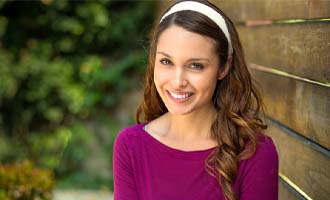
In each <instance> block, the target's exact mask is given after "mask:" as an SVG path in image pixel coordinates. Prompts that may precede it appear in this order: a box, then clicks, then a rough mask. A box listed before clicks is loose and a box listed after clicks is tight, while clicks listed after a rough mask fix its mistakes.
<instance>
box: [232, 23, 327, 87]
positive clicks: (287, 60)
mask: <svg viewBox="0 0 330 200" xmlns="http://www.w3.org/2000/svg"><path fill="white" fill-rule="evenodd" d="M237 29H238V32H239V35H240V39H241V41H242V45H243V47H244V50H245V54H246V59H247V60H248V61H249V62H252V63H256V64H259V65H263V66H269V67H272V68H276V69H279V70H282V71H285V72H288V73H291V74H294V75H297V76H300V77H304V78H308V79H311V80H316V81H320V82H322V83H330V53H329V52H330V21H329V22H321V23H301V24H274V25H268V26H256V27H245V26H238V27H237Z"/></svg>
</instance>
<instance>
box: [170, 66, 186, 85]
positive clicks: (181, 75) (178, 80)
mask: <svg viewBox="0 0 330 200" xmlns="http://www.w3.org/2000/svg"><path fill="white" fill-rule="evenodd" d="M172 84H173V87H175V88H183V87H185V86H187V84H188V81H187V75H186V72H185V71H184V69H182V68H181V67H178V68H177V69H176V70H175V74H174V76H173V78H172Z"/></svg>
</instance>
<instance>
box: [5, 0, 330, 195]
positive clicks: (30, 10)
mask: <svg viewBox="0 0 330 200" xmlns="http://www.w3.org/2000/svg"><path fill="white" fill-rule="evenodd" d="M210 1H211V2H213V3H214V4H216V5H217V6H219V8H221V9H222V10H223V11H224V12H225V13H226V14H227V15H228V16H229V17H230V18H231V19H232V21H233V22H234V23H235V25H236V28H237V30H238V34H239V36H240V39H241V42H242V46H243V47H244V52H245V56H246V60H247V63H248V66H249V70H250V72H251V74H252V77H253V79H254V80H255V81H257V82H256V83H257V87H258V89H259V90H260V92H261V94H262V97H263V100H264V103H265V105H266V122H267V124H268V126H269V128H268V129H267V131H266V134H268V135H269V136H271V137H272V139H273V141H274V143H275V145H276V148H277V151H278V154H279V160H280V166H279V176H278V178H279V199H280V200H302V199H318V200H328V199H329V196H330V134H329V133H330V126H329V124H330V67H329V66H330V54H329V52H330V0H292V1H287V0H210ZM172 3H173V0H171V1H170V0H164V1H153V0H139V1H138V0H135V1H134V0H131V1H121V0H79V1H69V0H34V1H32V0H31V1H23V0H0V200H49V199H54V200H73V199H79V200H96V199H97V200H110V199H112V190H113V178H112V149H113V142H114V138H115V137H116V135H117V134H118V132H119V131H120V129H122V128H123V127H125V126H127V125H129V124H133V123H134V121H133V116H134V113H135V110H136V107H137V105H138V103H139V101H140V95H141V88H142V84H143V82H144V81H143V79H144V77H143V75H144V71H145V67H146V63H147V52H148V46H149V42H148V41H149V34H150V30H151V28H152V26H153V23H154V22H156V23H157V21H155V19H157V16H158V15H159V14H160V13H162V11H163V10H164V9H166V8H167V7H168V6H169V5H170V4H172Z"/></svg>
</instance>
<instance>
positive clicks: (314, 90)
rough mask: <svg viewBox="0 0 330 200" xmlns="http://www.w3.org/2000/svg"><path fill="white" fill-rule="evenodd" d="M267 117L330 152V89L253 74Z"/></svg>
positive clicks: (270, 75) (280, 77)
mask: <svg viewBox="0 0 330 200" xmlns="http://www.w3.org/2000/svg"><path fill="white" fill-rule="evenodd" d="M251 74H252V76H253V79H255V80H256V81H257V82H258V84H257V87H258V89H259V90H260V92H261V95H262V97H263V99H264V103H265V105H266V112H267V115H269V116H270V117H272V118H274V119H275V120H277V121H279V122H281V123H283V124H285V125H286V126H287V127H289V128H291V129H293V130H295V131H296V132H299V133H301V134H302V135H304V136H305V137H307V138H310V139H311V140H313V141H315V142H316V143H319V144H320V145H322V146H324V147H326V148H328V149H329V148H330V134H329V133H330V126H329V124H330V88H329V87H324V86H319V85H316V84H310V83H307V82H304V81H299V80H294V79H292V78H289V77H284V76H280V75H276V74H271V73H267V72H260V71H257V70H253V69H252V70H251Z"/></svg>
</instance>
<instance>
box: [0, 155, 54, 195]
mask: <svg viewBox="0 0 330 200" xmlns="http://www.w3.org/2000/svg"><path fill="white" fill-rule="evenodd" d="M53 185H54V178H53V174H52V172H51V171H50V170H45V169H40V168H36V167H34V166H33V164H32V163H31V162H29V161H24V162H22V163H16V164H6V165H0V199H2V200H35V199H40V200H48V199H51V190H52V188H53Z"/></svg>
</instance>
